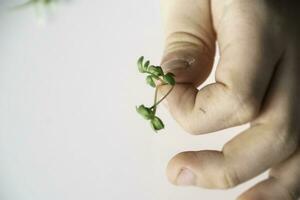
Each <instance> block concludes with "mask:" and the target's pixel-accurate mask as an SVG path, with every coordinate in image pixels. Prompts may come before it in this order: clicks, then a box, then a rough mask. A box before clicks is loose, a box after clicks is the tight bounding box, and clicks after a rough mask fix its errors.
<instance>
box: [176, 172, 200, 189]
mask: <svg viewBox="0 0 300 200" xmlns="http://www.w3.org/2000/svg"><path fill="white" fill-rule="evenodd" d="M195 181H196V176H195V174H194V173H193V172H192V171H191V170H189V169H187V168H183V169H182V170H181V171H180V173H179V174H178V177H177V180H176V183H177V185H181V186H188V185H195Z"/></svg>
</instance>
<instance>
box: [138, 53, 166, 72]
mask: <svg viewBox="0 0 300 200" xmlns="http://www.w3.org/2000/svg"><path fill="white" fill-rule="evenodd" d="M137 64H138V69H139V71H140V72H141V73H149V74H152V75H154V76H157V77H158V76H162V75H164V72H163V70H162V68H161V67H160V66H154V65H150V61H149V60H147V61H146V62H145V63H144V56H141V57H140V58H139V59H138V62H137Z"/></svg>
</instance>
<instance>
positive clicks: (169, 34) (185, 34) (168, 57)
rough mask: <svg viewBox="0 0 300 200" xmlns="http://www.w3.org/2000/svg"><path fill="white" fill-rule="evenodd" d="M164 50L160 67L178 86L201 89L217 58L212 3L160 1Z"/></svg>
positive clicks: (180, 0) (206, 1)
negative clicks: (181, 84)
mask: <svg viewBox="0 0 300 200" xmlns="http://www.w3.org/2000/svg"><path fill="white" fill-rule="evenodd" d="M161 8H162V17H163V23H164V29H165V31H164V32H165V50H164V53H163V58H162V61H161V66H162V68H163V69H164V71H166V72H172V73H173V74H175V76H176V81H177V82H179V83H191V84H192V85H194V86H196V87H197V86H199V85H200V84H201V83H202V82H204V81H205V79H206V78H207V77H208V75H209V73H210V71H211V68H212V65H213V60H214V54H215V33H214V31H213V28H212V21H211V17H210V16H211V14H210V3H209V0H203V1H194V0H185V1H182V0H161Z"/></svg>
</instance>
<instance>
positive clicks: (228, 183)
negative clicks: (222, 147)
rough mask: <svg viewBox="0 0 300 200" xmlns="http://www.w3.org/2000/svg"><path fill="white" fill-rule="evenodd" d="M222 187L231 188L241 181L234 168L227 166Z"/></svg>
mask: <svg viewBox="0 0 300 200" xmlns="http://www.w3.org/2000/svg"><path fill="white" fill-rule="evenodd" d="M221 183H222V185H221V186H222V188H223V189H229V188H233V187H235V186H237V185H239V184H240V183H241V181H240V179H239V176H238V174H237V172H236V171H235V170H234V169H233V168H229V167H227V168H225V169H224V176H223V177H222V181H221Z"/></svg>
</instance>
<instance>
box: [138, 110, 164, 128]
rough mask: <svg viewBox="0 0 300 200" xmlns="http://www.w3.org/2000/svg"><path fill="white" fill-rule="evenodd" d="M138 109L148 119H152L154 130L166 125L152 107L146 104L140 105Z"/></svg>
mask: <svg viewBox="0 0 300 200" xmlns="http://www.w3.org/2000/svg"><path fill="white" fill-rule="evenodd" d="M136 111H137V112H138V113H139V114H140V115H141V116H142V117H143V118H145V119H146V120H150V125H151V127H152V129H153V130H154V131H159V130H161V129H163V128H164V127H165V125H164V123H163V122H162V121H161V119H160V118H159V117H157V116H155V113H154V111H153V110H152V109H150V108H148V107H146V106H144V105H140V106H139V107H137V108H136Z"/></svg>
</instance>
